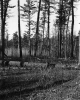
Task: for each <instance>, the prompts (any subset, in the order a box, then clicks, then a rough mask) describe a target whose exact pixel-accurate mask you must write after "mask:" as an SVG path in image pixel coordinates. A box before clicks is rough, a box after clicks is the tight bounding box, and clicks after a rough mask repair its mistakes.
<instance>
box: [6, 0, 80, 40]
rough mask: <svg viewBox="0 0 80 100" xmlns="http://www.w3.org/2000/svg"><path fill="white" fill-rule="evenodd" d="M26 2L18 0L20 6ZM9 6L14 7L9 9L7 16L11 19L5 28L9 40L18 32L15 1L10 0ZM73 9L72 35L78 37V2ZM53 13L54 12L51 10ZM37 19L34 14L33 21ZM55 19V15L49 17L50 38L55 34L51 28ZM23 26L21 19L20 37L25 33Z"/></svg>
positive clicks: (79, 21)
mask: <svg viewBox="0 0 80 100" xmlns="http://www.w3.org/2000/svg"><path fill="white" fill-rule="evenodd" d="M25 1H26V0H20V5H21V6H22V5H24V3H25ZM10 4H11V5H16V7H15V8H13V9H11V10H10V11H9V12H10V13H9V14H10V15H11V17H10V18H9V19H7V22H8V23H7V24H8V26H7V28H8V34H9V39H11V38H12V36H13V33H15V32H16V31H18V26H17V23H18V21H17V20H18V17H17V14H18V12H17V0H11V1H10ZM75 7H76V8H75V9H74V15H75V17H74V19H75V22H74V34H76V35H78V32H79V30H80V24H79V23H80V12H79V11H80V1H79V2H78V3H75ZM53 11H54V10H53ZM36 19H37V14H34V16H33V20H35V21H36ZM55 19H56V15H55V14H52V15H51V18H50V21H51V23H50V26H51V29H50V36H52V35H53V33H54V34H55V32H54V28H53V24H54V22H55ZM25 25H26V23H25V22H23V21H22V19H21V35H23V33H24V31H25V28H26V27H25Z"/></svg>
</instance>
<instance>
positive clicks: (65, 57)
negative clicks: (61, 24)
mask: <svg viewBox="0 0 80 100" xmlns="http://www.w3.org/2000/svg"><path fill="white" fill-rule="evenodd" d="M70 11H71V9H70V10H69V15H68V21H67V27H66V36H65V59H67V32H68V25H69V18H70Z"/></svg>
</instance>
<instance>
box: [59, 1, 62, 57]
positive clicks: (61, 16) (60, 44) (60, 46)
mask: <svg viewBox="0 0 80 100" xmlns="http://www.w3.org/2000/svg"><path fill="white" fill-rule="evenodd" d="M60 3H61V6H62V8H63V0H60ZM59 50H60V53H59V54H60V55H59V57H60V58H61V50H62V11H61V23H60V49H59Z"/></svg>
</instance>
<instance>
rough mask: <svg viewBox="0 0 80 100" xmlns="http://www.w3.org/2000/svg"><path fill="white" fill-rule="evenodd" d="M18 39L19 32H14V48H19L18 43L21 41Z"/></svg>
mask: <svg viewBox="0 0 80 100" xmlns="http://www.w3.org/2000/svg"><path fill="white" fill-rule="evenodd" d="M18 40H19V36H18V33H17V32H15V33H14V34H13V46H14V48H18V43H19V41H18Z"/></svg>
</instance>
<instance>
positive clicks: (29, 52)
mask: <svg viewBox="0 0 80 100" xmlns="http://www.w3.org/2000/svg"><path fill="white" fill-rule="evenodd" d="M28 6H29V55H30V56H31V39H30V35H31V27H30V22H31V21H30V18H31V16H30V0H28Z"/></svg>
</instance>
